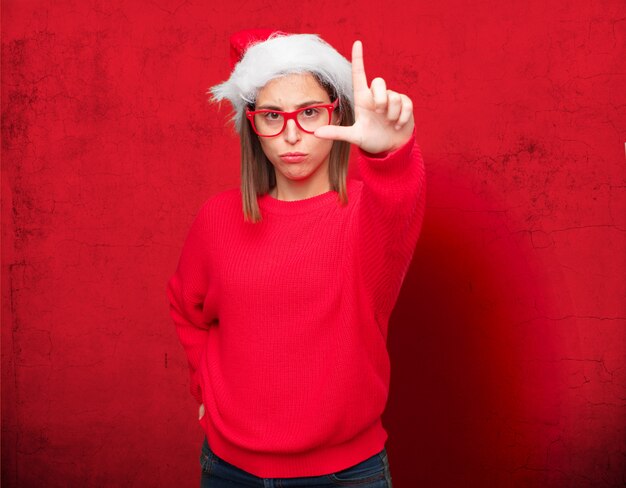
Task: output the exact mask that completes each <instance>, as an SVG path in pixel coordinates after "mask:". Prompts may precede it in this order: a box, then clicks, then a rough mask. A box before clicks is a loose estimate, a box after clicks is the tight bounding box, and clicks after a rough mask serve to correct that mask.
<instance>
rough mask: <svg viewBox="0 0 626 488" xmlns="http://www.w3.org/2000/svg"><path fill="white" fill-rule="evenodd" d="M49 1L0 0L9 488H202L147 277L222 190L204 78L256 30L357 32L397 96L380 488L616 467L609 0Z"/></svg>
mask: <svg viewBox="0 0 626 488" xmlns="http://www.w3.org/2000/svg"><path fill="white" fill-rule="evenodd" d="M407 3H409V4H410V5H407ZM546 4H547V5H546ZM50 5H51V3H50V2H43V1H34V0H32V1H11V2H8V1H5V2H2V300H3V304H2V481H3V484H4V486H22V487H29V486H40V485H43V484H45V485H46V486H83V487H91V486H93V487H96V486H98V487H100V486H128V487H131V486H137V487H139V486H141V487H144V486H164V487H165V486H197V484H198V477H199V464H198V457H199V449H200V441H201V439H202V432H201V430H200V428H199V425H198V423H197V420H196V419H197V417H196V412H197V411H196V406H195V402H194V400H193V399H192V398H191V396H190V395H189V394H188V390H187V381H188V378H187V370H186V361H185V357H184V355H183V350H182V347H181V346H180V345H179V344H178V342H177V338H176V335H175V332H174V328H173V323H172V322H171V321H170V317H169V315H168V307H167V302H166V296H165V284H166V280H167V279H168V278H169V276H170V275H171V274H172V273H173V271H174V269H175V266H176V263H177V260H178V256H179V252H180V249H181V246H182V242H183V239H184V237H185V235H186V232H187V230H188V227H189V225H190V223H191V220H192V218H193V216H194V215H195V213H196V211H197V210H198V208H199V206H200V204H201V203H202V202H203V201H204V200H205V199H206V198H207V197H208V196H210V195H212V194H214V193H216V192H218V191H221V190H224V189H227V188H231V187H234V186H236V185H237V184H238V178H239V168H238V146H237V139H236V137H235V135H234V133H233V131H232V129H231V128H230V127H229V126H227V125H226V123H227V118H228V115H229V110H230V108H229V107H228V106H227V105H224V106H222V107H221V108H218V107H215V106H212V105H210V104H209V103H208V102H207V97H206V94H205V92H206V89H207V88H208V87H209V86H211V85H214V84H216V83H218V82H221V81H223V80H224V79H225V78H226V77H227V76H228V74H229V61H228V52H229V51H228V49H229V47H228V43H227V38H228V36H229V35H230V34H231V33H232V32H233V31H235V30H239V29H243V28H250V27H276V28H279V29H282V30H286V31H289V32H316V33H319V34H320V35H321V36H322V37H323V38H325V39H326V40H328V41H329V42H330V43H331V44H333V45H334V46H336V47H337V48H338V49H339V50H340V52H342V53H343V54H344V55H346V56H348V57H349V55H350V47H351V45H352V42H353V40H355V39H361V40H362V41H363V43H364V54H365V67H366V71H367V74H368V76H369V79H371V78H373V77H374V76H382V77H383V78H385V80H386V81H387V83H388V86H389V87H390V88H391V89H395V90H396V91H400V92H404V93H407V94H409V96H410V97H411V98H412V99H413V102H414V105H415V117H416V124H417V134H418V139H419V142H420V145H421V148H422V151H423V155H424V159H425V162H426V167H427V178H428V198H427V209H426V218H425V222H424V228H423V233H422V236H421V238H420V241H419V243H418V246H417V249H416V253H415V257H414V260H413V263H412V267H411V270H410V272H409V274H408V276H407V278H406V282H405V286H404V287H403V290H402V293H401V296H400V299H399V301H398V305H397V307H396V309H395V311H394V314H393V317H392V323H391V324H390V335H389V350H390V354H391V357H392V380H391V381H392V384H391V392H390V399H389V404H388V409H387V411H386V412H385V415H384V418H383V420H384V422H385V424H386V426H387V428H388V430H389V440H388V444H387V448H388V452H389V459H390V465H391V472H392V476H393V479H394V482H395V486H397V487H399V488H403V487H407V488H408V487H413V486H437V487H448V486H499V487H508V486H530V487H565V486H568V487H578V486H580V487H583V486H584V487H595V486H607V487H608V486H617V485H621V484H622V483H623V482H624V471H625V461H624V459H625V457H624V456H625V451H626V449H625V445H624V444H625V441H624V439H626V433H625V432H624V424H625V421H624V419H625V418H626V415H625V414H626V412H625V408H624V399H625V398H626V393H625V391H624V390H625V388H624V386H625V384H626V381H625V375H626V367H625V366H626V364H625V354H624V353H625V342H626V337H625V334H624V330H625V325H626V310H625V309H626V305H625V303H626V300H625V298H626V290H625V288H626V287H625V280H626V279H625V273H624V272H625V270H626V252H625V251H626V241H625V239H624V236H625V232H626V181H625V179H626V178H625V165H624V163H625V161H624V150H625V146H624V142H625V141H626V131H625V122H626V117H625V107H626V97H625V96H624V94H625V93H626V90H625V89H624V86H625V84H626V73H625V71H624V38H625V33H626V19H625V14H624V5H623V2H620V1H615V0H609V1H578V2H573V1H570V2H543V1H538V0H531V1H529V2H500V1H495V0H494V1H488V2H461V1H447V2H443V3H441V2H417V3H412V2H368V4H367V5H364V4H363V3H355V2H348V3H347V4H345V5H343V4H341V5H338V4H336V3H335V2H333V1H321V2H311V3H310V4H308V3H304V4H294V3H293V2H290V1H285V0H276V1H273V2H267V3H262V2H242V3H240V2H223V3H219V4H218V3H216V2H197V1H196V2H191V1H186V2H185V1H178V0H177V1H168V0H156V1H152V2H139V1H136V2H119V1H96V0H93V1H92V0H88V1H84V2H83V1H65V2H54V7H52V6H50Z"/></svg>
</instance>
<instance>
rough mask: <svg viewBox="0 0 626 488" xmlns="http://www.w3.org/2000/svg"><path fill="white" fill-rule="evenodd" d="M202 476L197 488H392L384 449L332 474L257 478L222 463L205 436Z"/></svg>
mask: <svg viewBox="0 0 626 488" xmlns="http://www.w3.org/2000/svg"><path fill="white" fill-rule="evenodd" d="M200 467H201V469H202V477H201V478H200V488H222V487H229V488H236V487H242V488H243V487H246V486H248V487H251V488H252V487H258V488H297V487H318V488H331V487H333V486H359V487H361V488H392V484H391V473H390V472H389V462H388V460H387V449H386V448H383V450H382V451H380V452H379V453H378V454H374V455H373V456H371V457H369V458H367V459H366V460H365V461H361V462H360V463H358V464H355V465H354V466H351V467H349V468H346V469H342V470H341V471H337V472H336V473H331V474H324V475H321V476H305V477H302V478H259V477H258V476H255V475H253V474H251V473H248V472H247V471H244V470H242V469H239V468H238V467H236V466H234V465H232V464H230V463H228V462H226V461H224V460H223V459H221V458H219V457H217V455H216V454H215V453H214V452H213V451H212V450H211V449H210V448H209V444H208V442H207V439H206V437H205V438H204V442H203V443H202V450H201V453H200Z"/></svg>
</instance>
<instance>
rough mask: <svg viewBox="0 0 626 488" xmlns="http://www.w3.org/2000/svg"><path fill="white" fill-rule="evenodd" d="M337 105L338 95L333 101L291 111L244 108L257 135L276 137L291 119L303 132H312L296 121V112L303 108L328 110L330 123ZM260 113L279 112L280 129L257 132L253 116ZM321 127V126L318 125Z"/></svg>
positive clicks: (283, 130) (312, 132) (303, 108)
mask: <svg viewBox="0 0 626 488" xmlns="http://www.w3.org/2000/svg"><path fill="white" fill-rule="evenodd" d="M338 106H339V97H337V98H335V101H334V102H332V103H324V104H319V105H307V106H306V107H302V108H299V109H298V110H294V111H293V112H283V111H281V110H273V109H271V108H264V109H261V110H250V109H249V108H246V117H247V118H248V120H249V121H250V125H251V126H252V130H253V131H254V132H255V133H256V135H257V136H259V137H276V136H279V135H281V134H282V133H283V132H285V128H286V127H287V121H289V120H292V119H293V121H294V122H295V123H296V126H297V127H298V128H299V129H300V130H301V131H303V132H306V133H307V134H314V133H315V131H308V130H306V129H304V128H303V127H302V126H301V125H300V122H298V114H299V113H300V112H302V111H304V110H308V109H310V108H325V109H327V110H328V124H327V125H330V123H331V122H332V120H333V112H334V111H335V109H336V108H337V107H338ZM261 113H273V114H279V115H282V116H283V127H282V129H280V131H279V132H278V133H276V134H272V135H271V136H268V135H265V134H259V132H258V131H257V130H256V124H255V123H254V120H253V119H254V116H255V115H257V114H261ZM320 127H323V126H320Z"/></svg>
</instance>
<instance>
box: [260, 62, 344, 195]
mask: <svg viewBox="0 0 626 488" xmlns="http://www.w3.org/2000/svg"><path fill="white" fill-rule="evenodd" d="M304 103H306V104H307V105H315V104H320V103H330V97H329V96H328V93H327V92H326V90H324V88H322V86H321V85H320V84H319V83H318V81H317V80H316V79H315V77H314V76H313V75H311V74H310V73H302V74H300V73H294V74H289V75H285V76H282V77H279V78H274V79H273V80H270V81H269V82H268V83H267V84H266V85H265V86H264V87H263V88H262V89H261V90H259V92H258V94H257V99H256V110H261V109H275V110H281V111H286V112H291V111H293V110H297V109H298V108H299V107H301V106H302V104H304ZM337 120H338V116H337V110H335V112H334V113H333V118H332V123H333V124H336V123H337ZM259 141H260V143H261V147H262V148H263V152H264V153H265V155H266V156H267V158H268V159H269V160H270V162H271V163H272V165H273V166H274V169H275V170H276V184H277V186H278V187H281V186H283V185H289V184H293V183H295V182H299V183H307V181H310V182H311V183H313V182H314V181H317V183H318V184H327V182H328V161H329V156H330V150H331V148H332V146H333V141H332V140H328V139H320V138H318V137H315V135H313V134H308V133H306V132H304V131H302V130H300V128H299V127H298V126H297V125H296V122H295V121H294V120H288V121H287V126H286V127H285V130H284V131H283V132H282V133H281V134H279V135H277V136H275V137H259ZM286 153H302V154H304V156H303V157H301V158H293V157H292V158H291V160H290V159H289V158H286V157H285V154H286Z"/></svg>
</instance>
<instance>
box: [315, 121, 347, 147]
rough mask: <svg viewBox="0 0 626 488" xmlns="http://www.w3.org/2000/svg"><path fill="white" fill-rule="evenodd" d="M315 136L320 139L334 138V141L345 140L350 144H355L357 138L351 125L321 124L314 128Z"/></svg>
mask: <svg viewBox="0 0 626 488" xmlns="http://www.w3.org/2000/svg"><path fill="white" fill-rule="evenodd" d="M314 134H315V137H319V138H321V139H334V140H336V141H346V142H349V143H351V144H357V143H358V138H357V136H356V133H355V131H354V128H353V127H352V126H348V127H346V126H343V125H323V126H322V127H318V128H317V129H315V132H314Z"/></svg>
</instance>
